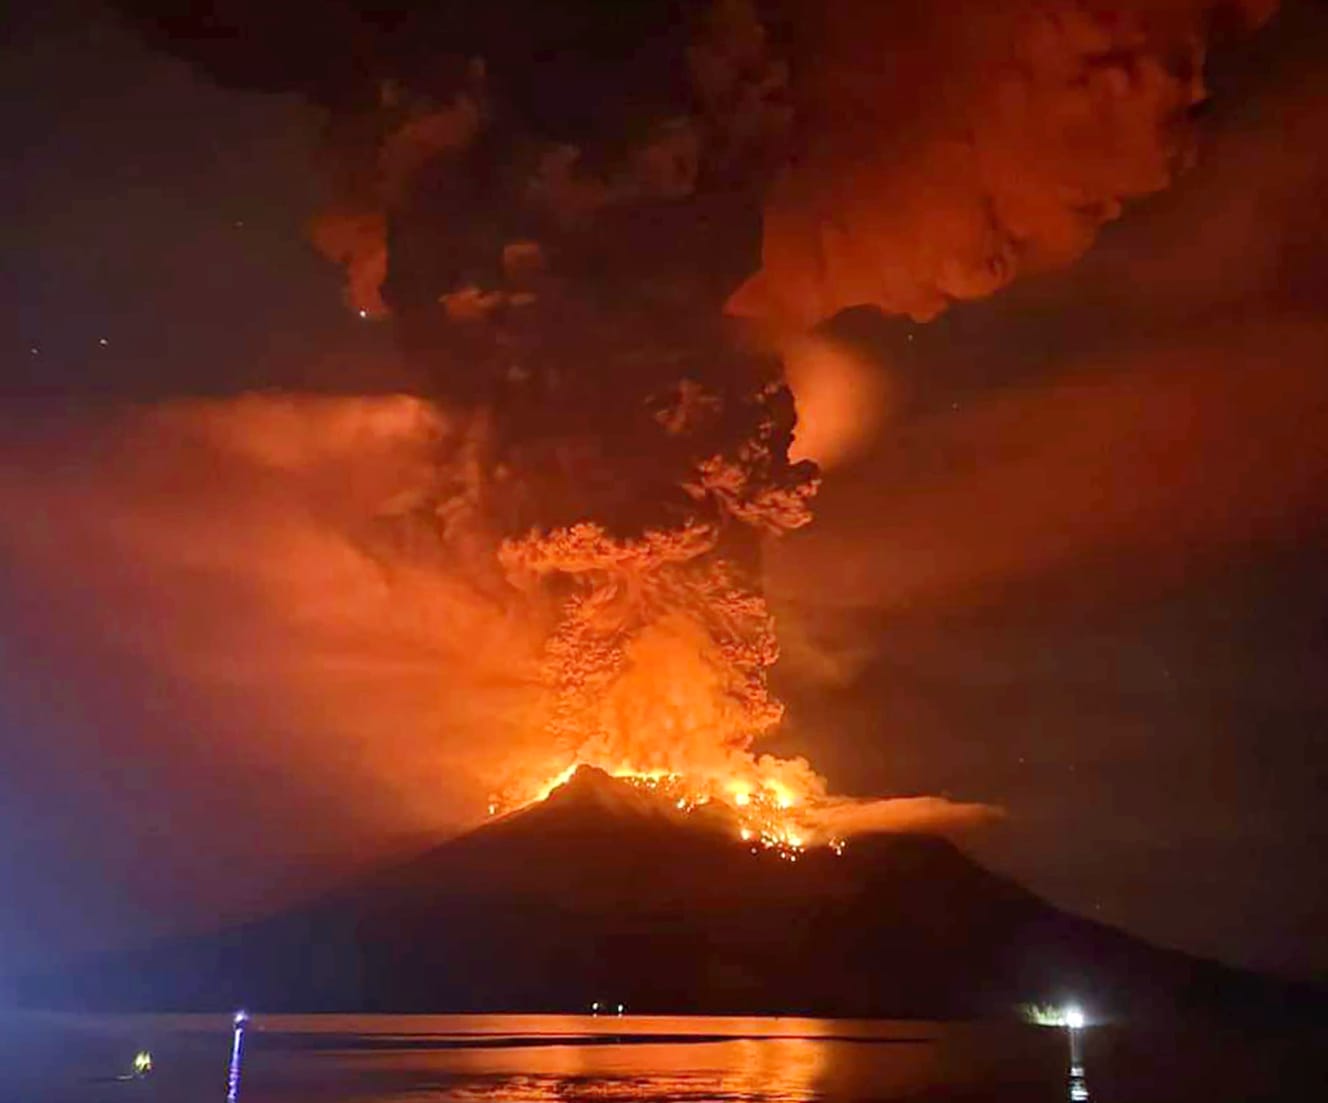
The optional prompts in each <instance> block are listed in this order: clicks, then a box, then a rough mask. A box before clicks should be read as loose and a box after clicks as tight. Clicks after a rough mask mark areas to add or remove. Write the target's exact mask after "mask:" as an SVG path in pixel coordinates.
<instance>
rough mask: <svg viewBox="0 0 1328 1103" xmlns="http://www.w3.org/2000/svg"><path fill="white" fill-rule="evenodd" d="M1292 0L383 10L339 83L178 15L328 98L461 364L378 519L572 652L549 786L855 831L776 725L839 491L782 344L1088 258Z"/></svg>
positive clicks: (339, 146)
mask: <svg viewBox="0 0 1328 1103" xmlns="http://www.w3.org/2000/svg"><path fill="white" fill-rule="evenodd" d="M133 6H134V5H132V4H131V5H130V7H133ZM481 8H482V9H483V10H481ZM1266 8H1267V5H1266V4H1258V3H1253V2H1250V3H1235V2H1232V3H1222V2H1219V0H1155V2H1144V0H1135V2H1132V3H1127V4H1124V5H1118V6H1117V7H1116V8H1114V9H1112V11H1111V12H1110V13H1106V12H1102V11H1099V10H1098V9H1096V8H1094V7H1092V6H1090V5H1087V4H1084V3H1078V2H1074V0H1059V2H1055V3H1051V4H1047V3H1033V2H1031V0H999V2H995V3H992V2H980V0H955V2H954V3H950V4H934V3H930V2H926V0H917V2H909V3H902V4H889V5H886V4H879V3H875V2H873V0H836V2H832V3H828V4H827V3H811V2H806V3H804V2H802V0H790V2H789V3H787V4H783V5H781V4H769V5H767V4H758V3H756V2H755V0H714V2H713V3H711V2H703V0H696V2H683V0H637V2H633V3H629V4H623V5H617V6H614V9H613V10H612V11H605V10H603V8H602V6H600V5H598V4H593V3H590V2H589V0H581V2H576V3H568V4H565V5H557V6H553V5H539V4H525V5H523V4H517V3H515V2H514V3H511V4H506V5H504V4H496V5H483V6H477V5H466V4H461V3H456V4H441V5H440V4H434V5H421V6H419V7H416V6H414V5H403V6H402V7H401V9H400V10H397V11H394V12H383V11H382V10H379V9H378V8H376V7H375V9H374V10H373V11H371V10H370V9H369V8H367V7H366V8H365V9H364V10H362V11H361V10H359V9H358V8H357V6H356V5H354V4H350V5H346V6H339V7H338V8H337V15H336V18H335V19H331V20H329V21H328V22H327V23H326V24H323V25H320V30H319V34H320V35H322V36H324V37H325V38H327V39H328V40H329V41H328V43H327V45H328V49H329V51H330V53H331V56H329V57H328V58H326V59H325V60H324V62H323V63H322V64H320V65H319V66H318V67H317V68H318V72H317V73H316V74H315V73H312V72H310V73H303V72H301V71H299V69H298V68H296V69H294V70H292V71H290V72H289V73H286V74H285V77H284V78H282V77H280V76H278V75H277V74H279V73H280V72H281V70H280V68H279V67H277V68H276V69H275V70H274V67H273V65H272V64H271V63H272V60H273V58H275V57H277V56H279V55H280V53H281V44H282V42H283V40H284V39H285V38H287V37H289V38H293V39H302V37H303V36H305V35H307V33H308V32H307V30H306V29H305V27H304V26H303V25H302V24H301V20H303V19H305V18H306V16H307V13H300V12H296V13H295V14H293V15H291V16H283V15H281V14H279V13H274V12H269V11H266V10H264V11H262V12H261V13H260V12H259V11H258V10H257V8H255V7H251V6H250V5H248V4H244V3H235V4H223V5H220V6H219V12H216V13H212V15H211V16H210V17H209V20H208V23H207V26H206V27H201V26H200V25H197V24H194V23H191V17H190V16H188V15H185V16H161V15H159V14H158V15H157V16H156V17H155V18H149V19H148V20H147V22H148V25H149V26H150V28H152V29H153V30H154V31H155V32H156V33H160V34H164V36H165V37H166V38H168V39H169V40H170V41H171V43H172V45H173V46H174V47H175V48H176V49H179V50H181V51H183V52H185V53H188V54H191V55H192V56H194V57H195V59H196V60H199V61H201V62H202V63H203V64H205V65H207V66H208V67H209V68H211V69H212V71H213V72H215V73H218V74H219V75H220V76H222V77H223V78H224V79H228V80H238V81H241V82H246V83H254V84H261V85H270V84H271V83H273V81H274V79H275V80H277V81H278V82H280V81H281V80H282V79H284V80H285V82H286V83H287V84H289V85H291V86H294V87H297V88H299V89H300V90H302V91H304V92H306V93H309V94H311V95H313V96H315V97H316V98H318V99H320V100H321V101H322V102H324V103H325V104H326V105H327V106H328V107H329V112H330V114H329V130H328V133H329V138H328V144H327V162H328V166H329V170H330V171H329V180H330V181H331V186H332V192H333V195H332V200H331V202H330V203H329V206H328V208H327V209H326V210H325V211H323V212H322V213H320V214H319V215H318V216H317V217H316V218H315V220H314V226H313V237H314V240H315V241H316V242H317V243H318V245H319V247H320V248H321V249H323V251H324V252H326V253H327V254H328V255H329V256H330V257H332V258H333V259H335V260H337V261H339V262H341V263H343V264H344V265H345V268H346V272H347V299H348V302H349V304H350V305H351V307H352V308H353V309H354V310H356V311H357V312H360V313H361V314H362V315H363V316H365V317H366V318H374V317H380V316H383V315H388V314H390V315H391V316H392V317H393V320H394V325H395V326H396V329H397V332H398V335H399V338H400V342H401V347H402V350H403V352H404V354H405V355H407V356H408V357H410V358H411V359H412V361H413V362H415V363H416V364H418V365H420V366H422V367H423V368H424V369H425V370H426V371H427V372H428V373H430V375H431V376H432V378H433V379H434V381H435V387H434V392H433V393H432V394H431V395H430V396H429V399H430V401H429V404H428V405H424V406H419V407H414V408H413V413H412V414H411V417H412V418H417V419H419V420H420V422H422V423H426V424H429V425H433V424H434V423H435V422H434V420H433V419H437V421H438V423H439V424H443V423H445V424H446V426H447V431H446V432H445V433H442V432H438V433H435V432H434V431H433V430H432V429H430V430H429V432H428V433H426V434H425V436H426V437H430V438H431V439H434V440H435V444H434V446H431V447H430V448H429V449H426V453H425V454H426V455H427V461H426V462H425V463H424V467H425V468H426V469H427V470H426V471H417V472H416V475H417V477H416V478H415V479H414V480H413V484H412V485H411V486H410V487H409V488H403V489H402V490H401V491H400V493H399V494H398V495H396V496H388V497H386V498H385V499H383V501H382V502H380V503H379V505H378V506H376V507H375V508H374V509H373V510H372V511H369V512H372V513H373V514H374V516H375V517H376V521H375V531H376V532H377V533H378V534H379V536H378V537H376V539H379V540H382V541H385V542H386V544H385V545H384V546H392V547H403V546H404V547H419V548H424V549H429V550H427V551H426V552H422V553H421V554H422V555H423V559H422V560H421V561H420V563H418V564H417V563H415V561H414V560H408V561H407V562H409V563H412V568H411V569H410V570H408V571H407V575H406V576H407V578H408V582H407V583H406V585H407V586H408V587H409V586H410V585H412V584H414V583H416V582H419V580H420V579H421V578H423V577H428V575H429V571H428V569H427V567H426V566H424V565H422V564H427V563H429V562H434V563H439V562H441V563H445V564H447V572H452V573H447V572H440V576H439V577H440V578H441V577H444V575H445V576H446V577H448V578H461V579H464V589H465V591H466V592H467V593H468V594H473V595H477V596H474V597H469V596H468V597H467V598H466V599H465V600H466V601H467V602H469V601H472V600H473V601H477V602H480V603H481V604H483V603H484V602H487V603H489V605H488V608H490V609H496V610H498V611H499V612H497V613H494V614H493V619H494V620H495V621H496V622H497V623H503V624H507V623H509V622H515V623H516V624H518V625H519V629H518V632H519V634H520V633H526V632H528V633H529V634H530V637H531V638H532V639H534V640H536V641H538V642H537V643H536V647H535V650H537V651H538V652H539V658H538V661H537V663H536V664H535V668H534V669H535V671H536V673H535V675H534V681H535V683H536V684H537V685H538V687H539V693H538V700H537V703H536V704H535V706H534V711H533V714H531V715H529V716H527V717H526V718H525V721H524V724H525V726H524V728H523V731H522V733H521V734H520V735H519V736H518V737H517V740H516V742H514V743H513V744H512V746H514V747H519V748H520V750H519V753H514V754H513V755H512V760H513V766H514V768H515V767H517V766H518V764H520V765H521V766H522V767H523V769H516V770H515V773H516V774H517V775H521V774H528V775H529V776H525V777H523V776H517V777H516V778H515V780H514V781H513V782H512V783H511V788H510V792H511V795H512V796H513V799H519V798H520V796H521V795H522V793H523V792H526V791H528V790H529V788H530V786H531V785H532V784H533V783H534V782H535V781H536V780H537V775H546V774H547V769H548V767H549V766H553V767H554V768H555V769H556V768H557V766H556V764H557V763H559V762H561V763H566V762H567V761H569V760H572V759H580V760H584V761H589V762H591V763H592V764H596V765H602V766H606V767H608V768H618V767H623V768H631V769H634V770H669V771H676V772H681V773H687V774H689V775H693V776H697V777H699V778H700V780H701V781H703V782H705V783H707V784H709V783H716V784H717V783H718V782H719V780H720V779H721V778H732V777H734V776H737V777H742V778H750V779H752V780H753V781H755V782H758V783H759V782H762V781H771V780H772V781H778V782H779V783H780V784H783V785H787V786H789V787H790V788H793V789H795V790H796V791H798V792H800V793H804V794H808V795H810V796H813V797H816V798H818V799H822V803H823V805H824V807H825V809H826V811H827V814H828V815H829V814H830V813H833V814H834V815H833V817H832V818H837V819H838V820H839V821H843V822H844V823H848V822H849V821H850V820H853V819H855V818H856V819H858V820H861V819H863V818H867V819H870V818H872V817H871V816H868V815H866V814H865V813H863V814H862V815H855V814H851V813H850V811H849V810H847V806H844V805H842V804H840V805H838V806H836V805H833V804H832V803H831V802H828V801H826V800H824V798H825V786H824V782H823V781H822V780H821V779H820V778H818V777H816V775H815V774H814V773H813V772H812V771H811V768H810V767H809V766H808V765H807V764H806V763H805V762H803V761H802V760H800V759H793V760H776V759H772V758H770V757H769V756H759V757H758V755H757V754H756V752H755V750H754V747H755V745H756V741H757V740H758V739H759V738H760V737H761V736H762V735H763V734H765V733H767V732H768V731H769V730H770V728H771V727H772V726H773V725H774V724H776V723H777V722H778V719H779V716H780V708H779V705H778V703H777V702H776V701H774V700H773V699H772V697H771V695H770V693H769V691H768V689H767V684H766V679H767V673H768V671H769V668H770V667H771V665H772V664H773V663H774V661H775V659H776V658H777V655H778V649H777V645H776V641H775V635H774V627H773V621H772V618H771V616H770V613H769V610H768V609H767V607H766V604H765V600H764V597H763V594H762V588H761V582H760V577H761V568H760V562H759V543H760V540H761V538H763V537H766V536H770V535H778V534H781V533H785V532H788V531H790V530H792V529H796V528H799V527H801V526H803V525H805V524H806V523H807V522H808V521H809V520H810V516H811V514H810V508H809V504H810V499H811V497H812V495H813V494H814V492H815V490H816V487H817V481H818V473H817V471H816V469H815V468H814V466H813V465H812V464H811V463H809V462H807V461H806V460H802V461H799V462H794V461H792V460H791V459H790V446H791V444H792V442H793V435H794V424H795V417H794V406H793V400H792V396H791V395H790V393H789V391H788V389H787V386H786V385H785V383H784V382H783V378H782V374H781V368H780V364H779V362H778V359H777V358H776V357H775V356H774V355H772V354H771V353H769V352H767V351H763V349H762V346H761V343H760V342H761V340H768V339H769V338H770V336H771V335H774V336H775V337H776V339H778V340H783V339H784V337H785V336H786V335H787V333H788V331H790V330H793V331H797V330H801V329H803V328H806V327H808V326H811V325H813V324H815V323H817V322H819V321H822V320H824V319H826V318H828V317H829V316H831V315H833V314H835V313H836V312H837V311H839V310H840V309H842V308H844V307H848V306H856V305H863V304H868V305H875V306H877V307H879V308H880V309H882V310H885V311H888V312H893V313H908V314H911V315H913V316H914V317H917V318H927V317H931V316H933V315H934V314H935V313H937V311H939V310H940V309H942V308H943V306H944V305H945V303H946V302H947V301H949V300H951V299H955V298H974V297H979V296H983V295H987V294H990V293H992V292H994V291H995V290H997V289H998V288H1000V287H1001V286H1003V285H1004V284H1005V283H1007V282H1008V281H1010V280H1012V279H1013V278H1015V276H1016V275H1017V274H1019V273H1020V272H1021V271H1029V270H1037V269H1039V268H1043V267H1046V266H1049V265H1054V264H1059V263H1064V262H1066V261H1068V260H1071V259H1073V258H1074V257H1075V256H1077V255H1078V254H1079V253H1081V252H1082V251H1083V250H1084V249H1086V248H1087V246H1088V245H1089V244H1090V243H1091V241H1092V238H1093V235H1094V234H1095V232H1096V231H1097V229H1098V228H1099V227H1100V226H1101V225H1102V223H1103V222H1105V221H1106V220H1108V219H1110V218H1113V217H1115V216H1116V214H1117V213H1118V212H1119V210H1120V207H1121V204H1122V202H1123V201H1125V200H1127V199H1129V198H1132V197H1135V196H1139V195H1144V194H1147V193H1149V192H1151V191H1155V190H1157V189H1159V188H1162V187H1164V186H1165V185H1166V184H1167V183H1168V182H1169V180H1170V179H1171V177H1172V175H1173V173H1174V171H1175V170H1176V168H1177V166H1179V165H1181V164H1183V163H1184V160H1185V155H1186V150H1187V148H1188V140H1189V134H1188V126H1187V121H1188V113H1189V111H1190V109H1191V108H1192V107H1193V106H1194V105H1195V104H1196V102H1198V100H1199V99H1200V98H1201V95H1202V82H1201V68H1202V60H1203V48H1204V34H1205V32H1206V30H1207V29H1208V27H1209V25H1210V23H1211V22H1212V21H1213V20H1214V19H1216V18H1218V17H1219V16H1221V15H1223V14H1231V15H1236V16H1240V17H1242V18H1245V19H1248V20H1254V19H1256V18H1257V17H1258V16H1260V15H1261V14H1266V12H1265V11H1264V10H1263V9H1266ZM555 9H556V10H555ZM140 14H141V13H140ZM228 20H229V21H230V23H231V24H232V25H233V27H234V28H235V29H236V30H237V31H238V32H240V33H239V34H237V36H236V37H235V38H234V39H233V41H235V42H237V43H241V45H237V46H236V47H235V51H236V52H235V53H233V54H228V53H225V52H224V51H223V52H222V53H218V46H217V43H218V42H219V41H223V40H226V39H225V36H222V37H221V38H219V37H218V35H217V34H216V33H215V31H216V26H217V24H218V22H219V21H220V22H221V23H222V24H225V23H226V22H227V21H228ZM287 21H289V22H287ZM204 31H206V32H207V33H203V32H204ZM244 43H247V45H244ZM245 51H248V52H249V53H248V55H246V53H245ZM329 70H330V71H332V72H333V73H340V74H341V75H342V76H343V77H344V80H332V81H331V82H329V81H328V79H327V78H326V76H325V75H324V74H326V73H327V72H328V71H329ZM758 256H759V271H755V270H756V269H757V268H758ZM754 271H755V274H753V272H754ZM726 304H727V307H728V310H729V311H730V312H731V313H732V314H735V315H739V316H745V317H748V318H751V319H755V321H756V322H757V323H758V324H757V326H756V327H755V330H756V332H755V333H753V332H752V331H751V329H750V328H744V327H742V326H739V325H736V324H734V323H733V322H732V320H731V319H730V320H725V318H724V317H723V313H724V310H725V306H726ZM758 334H759V337H760V339H759V340H758V336H757V335H758ZM202 423H203V424H204V425H206V424H209V423H210V421H209V418H208V417H207V416H204V417H203V419H202ZM290 428H291V431H292V433H293V434H294V436H295V437H297V438H299V437H300V435H301V433H302V432H303V430H301V429H298V428H295V427H293V426H291V427H290ZM258 435H259V437H262V436H263V434H262V433H259V434H258ZM275 436H276V437H277V438H279V437H280V436H281V433H277V434H275ZM274 447H276V446H274ZM278 451H279V448H278ZM271 460H272V457H271V456H268V457H267V460H266V461H265V462H270V461H271ZM278 467H280V464H279V463H278ZM420 584H421V585H424V586H425V588H426V589H427V588H428V587H429V585H430V584H429V583H420ZM403 600H409V598H403ZM463 604H464V602H463ZM426 608H427V605H426ZM486 615H488V614H486ZM541 741H542V742H543V751H542V752H541V751H539V750H532V747H531V744H532V743H533V744H536V745H539V744H540V743H541ZM836 808H837V809H838V810H837V811H836ZM947 808H949V813H947ZM907 811H908V810H907V809H906V808H904V806H896V807H895V808H893V809H884V808H882V809H880V810H879V814H878V815H876V816H875V819H876V822H877V823H878V824H879V823H886V822H889V823H891V824H896V825H897V824H899V823H902V822H908V821H909V820H910V816H909V815H908V814H907ZM915 811H916V812H917V813H918V814H919V815H920V816H921V818H922V819H924V820H925V821H926V822H927V823H929V824H933V825H934V824H936V823H938V822H941V821H944V820H945V819H946V818H947V815H949V816H950V818H951V819H958V820H968V819H971V818H973V815H974V810H973V809H971V808H964V807H960V808H957V809H955V808H953V807H952V806H947V805H945V804H944V802H937V801H924V802H923V804H922V805H920V806H918V807H917V808H916V809H915Z"/></svg>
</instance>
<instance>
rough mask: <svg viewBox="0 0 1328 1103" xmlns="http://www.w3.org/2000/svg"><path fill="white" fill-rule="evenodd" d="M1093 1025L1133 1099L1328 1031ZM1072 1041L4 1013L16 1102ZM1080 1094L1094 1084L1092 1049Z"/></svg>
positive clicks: (739, 1083)
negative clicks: (136, 1067)
mask: <svg viewBox="0 0 1328 1103" xmlns="http://www.w3.org/2000/svg"><path fill="white" fill-rule="evenodd" d="M1085 1033H1086V1034H1089V1035H1091V1036H1088V1037H1085V1038H1082V1039H1077V1040H1076V1042H1075V1046H1076V1047H1077V1046H1078V1045H1079V1044H1080V1043H1081V1042H1082V1041H1087V1042H1088V1043H1089V1048H1091V1050H1092V1052H1091V1053H1090V1054H1088V1058H1089V1062H1088V1063H1091V1064H1092V1065H1093V1069H1094V1072H1093V1078H1094V1091H1095V1093H1098V1094H1100V1096H1101V1098H1102V1099H1110V1100H1112V1101H1113V1103H1156V1101H1157V1100H1161V1099H1166V1100H1175V1101H1185V1100H1191V1099H1193V1100H1196V1101H1197V1100H1204V1103H1213V1101H1215V1100H1222V1101H1227V1100H1230V1101H1231V1103H1237V1101H1239V1103H1247V1101H1248V1100H1250V1099H1254V1098H1260V1099H1273V1098H1289V1097H1292V1096H1293V1095H1295V1094H1297V1092H1296V1091H1295V1090H1294V1087H1295V1085H1293V1084H1292V1082H1291V1080H1290V1079H1288V1077H1289V1078H1294V1077H1297V1076H1302V1075H1303V1073H1304V1070H1305V1067H1306V1063H1305V1062H1304V1061H1303V1060H1299V1059H1298V1057H1299V1055H1301V1054H1303V1053H1304V1052H1307V1051H1313V1050H1314V1048H1315V1046H1317V1045H1319V1044H1321V1043H1322V1036H1321V1035H1320V1036H1318V1037H1315V1036H1313V1035H1310V1036H1307V1037H1301V1038H1296V1037H1294V1036H1264V1037H1262V1038H1260V1037H1248V1036H1245V1035H1239V1036H1236V1035H1233V1036H1230V1037H1228V1038H1226V1039H1222V1040H1219V1039H1217V1038H1214V1037H1213V1036H1212V1035H1211V1033H1210V1032H1201V1031H1196V1032H1194V1033H1192V1034H1190V1035H1188V1036H1173V1035H1168V1036H1166V1037H1163V1036H1160V1035H1149V1034H1147V1033H1142V1032H1131V1031H1128V1030H1121V1029H1118V1028H1114V1027H1101V1026H1095V1027H1094V1028H1093V1029H1092V1031H1091V1032H1085ZM1066 1045H1067V1040H1066V1037H1065V1036H1064V1034H1063V1032H1062V1031H1060V1030H1047V1029H1039V1028H1037V1027H1027V1026H1023V1025H1020V1024H1014V1023H1012V1024H1008V1025H1003V1024H993V1023H988V1024H946V1025H942V1024H935V1023H898V1022H893V1023H892V1022H847V1021H826V1020H807V1019H740V1018H732V1019H728V1018H665V1017H653V1018H652V1017H644V1016H640V1017H638V1016H626V1017H624V1018H622V1019H618V1018H617V1017H614V1018H611V1019H604V1018H598V1019H596V1018H591V1017H589V1016H586V1017H581V1016H566V1017H563V1016H358V1017H357V1016H266V1015H261V1014H258V1015H255V1016H254V1017H253V1019H252V1020H250V1021H247V1022H246V1021H240V1022H236V1021H234V1020H233V1019H232V1017H231V1016H228V1015H187V1016H69V1015H4V1014H2V1013H0V1067H3V1068H4V1070H5V1078H4V1080H3V1081H0V1101H3V1103H8V1101H10V1100H13V1101H15V1103H122V1101H123V1103H139V1101H143V1103H148V1101H153V1103H185V1101H188V1103H209V1101H212V1103H222V1101H223V1100H224V1099H226V1098H227V1093H228V1092H229V1093H230V1095H231V1098H233V1099H234V1100H235V1103H443V1101H449V1100H451V1101H474V1103H499V1101H502V1103H546V1101H547V1103H551V1101H555V1100H556V1101H558V1103H573V1101H577V1100H587V1101H596V1103H614V1101H631V1103H664V1101H674V1103H811V1101H813V1100H815V1101H818V1103H850V1101H852V1103H858V1101H867V1100H874V1101H882V1103H884V1101H889V1100H910V1101H923V1100H925V1101H930V1103H940V1101H954V1103H958V1101H964V1103H976V1101H978V1100H983V1101H990V1103H1040V1101H1044V1100H1045V1101H1046V1103H1065V1099H1066V1070H1067V1063H1066ZM140 1050H143V1051H148V1050H150V1052H151V1054H152V1072H151V1075H150V1076H148V1077H146V1078H144V1079H142V1080H134V1081H132V1082H123V1081H115V1080H114V1077H113V1076H109V1077H108V1073H116V1072H123V1070H124V1069H125V1067H126V1062H128V1061H130V1060H132V1058H133V1055H134V1054H135V1053H137V1052H139V1051H140ZM1196 1069H1197V1070H1200V1072H1199V1073H1197V1074H1196V1072H1195V1070H1196ZM1200 1075H1202V1076H1204V1077H1206V1079H1205V1080H1203V1081H1202V1082H1201V1081H1200V1079H1199V1076H1200ZM1271 1078H1281V1079H1279V1080H1278V1082H1276V1083H1274V1082H1272V1079H1271ZM1283 1080H1285V1082H1282V1081H1283ZM1288 1088H1292V1089H1293V1090H1291V1091H1288V1090H1286V1089H1288ZM1081 1092H1082V1094H1079V1093H1081ZM1298 1094H1299V1096H1300V1097H1301V1098H1307V1099H1309V1098H1324V1097H1323V1096H1322V1095H1318V1094H1316V1093H1315V1092H1313V1091H1303V1090H1302V1091H1299V1093H1298ZM1069 1096H1070V1099H1071V1100H1072V1101H1074V1103H1079V1101H1080V1100H1084V1099H1086V1098H1087V1086H1086V1083H1085V1073H1084V1055H1083V1054H1082V1053H1081V1052H1079V1050H1078V1048H1076V1049H1074V1050H1073V1051H1072V1052H1071V1054H1070V1062H1069Z"/></svg>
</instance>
